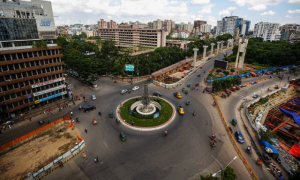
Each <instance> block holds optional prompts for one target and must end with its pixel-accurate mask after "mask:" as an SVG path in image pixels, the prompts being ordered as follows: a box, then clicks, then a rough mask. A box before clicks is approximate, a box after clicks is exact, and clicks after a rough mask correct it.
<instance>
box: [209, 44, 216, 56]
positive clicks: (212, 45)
mask: <svg viewBox="0 0 300 180" xmlns="http://www.w3.org/2000/svg"><path fill="white" fill-rule="evenodd" d="M214 45H215V43H211V44H210V46H211V50H210V55H214Z"/></svg>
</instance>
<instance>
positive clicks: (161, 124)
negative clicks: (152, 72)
mask: <svg viewBox="0 0 300 180" xmlns="http://www.w3.org/2000/svg"><path fill="white" fill-rule="evenodd" d="M116 115H117V119H116V121H119V122H121V123H122V124H123V125H125V126H126V127H128V128H130V129H134V130H139V131H151V130H157V129H162V128H165V127H166V126H168V125H169V124H170V123H172V121H173V120H174V118H175V116H176V109H175V107H174V106H173V105H172V103H170V102H169V101H167V100H166V99H163V98H161V97H154V96H151V97H149V94H148V86H147V85H145V86H144V94H143V96H136V97H132V98H130V99H126V100H125V101H123V102H122V103H121V104H120V105H119V106H118V107H117V110H116Z"/></svg>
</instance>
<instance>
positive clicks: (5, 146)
mask: <svg viewBox="0 0 300 180" xmlns="http://www.w3.org/2000/svg"><path fill="white" fill-rule="evenodd" d="M64 120H66V121H67V120H70V117H68V116H66V117H64V118H61V119H58V120H56V121H54V122H51V123H49V124H47V125H45V126H43V127H41V128H38V129H36V130H34V131H31V132H30V133H28V134H25V135H23V136H21V137H19V138H17V139H14V140H12V141H10V142H8V143H6V144H3V145H1V146H0V152H2V151H4V150H7V149H9V148H12V147H14V146H16V145H18V144H19V143H23V142H25V141H27V140H29V139H31V138H33V137H35V136H36V135H37V134H39V133H41V132H44V131H47V130H49V129H50V128H51V127H52V126H55V125H58V124H60V123H61V122H63V121H64Z"/></svg>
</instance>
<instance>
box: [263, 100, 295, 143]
mask: <svg viewBox="0 0 300 180" xmlns="http://www.w3.org/2000/svg"><path fill="white" fill-rule="evenodd" d="M297 98H299V97H293V98H291V99H289V100H288V101H287V102H285V103H281V104H279V105H278V106H276V107H274V108H273V109H271V110H270V111H269V113H268V115H267V118H266V121H265V123H264V125H265V126H267V127H269V129H270V130H271V131H272V132H275V133H276V135H277V137H278V140H279V141H280V142H281V143H283V144H284V145H285V146H287V147H289V148H290V147H292V146H293V144H294V142H296V143H298V142H300V126H299V125H298V124H296V123H295V121H294V120H293V117H292V116H291V115H288V114H285V113H283V112H282V111H281V110H280V108H282V109H285V110H288V111H290V112H294V113H296V114H297V115H300V106H299V105H296V104H294V103H293V101H294V100H295V99H297Z"/></svg>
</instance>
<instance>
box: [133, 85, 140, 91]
mask: <svg viewBox="0 0 300 180" xmlns="http://www.w3.org/2000/svg"><path fill="white" fill-rule="evenodd" d="M139 88H140V87H138V86H134V87H133V88H132V90H133V91H136V90H138V89H139Z"/></svg>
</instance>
